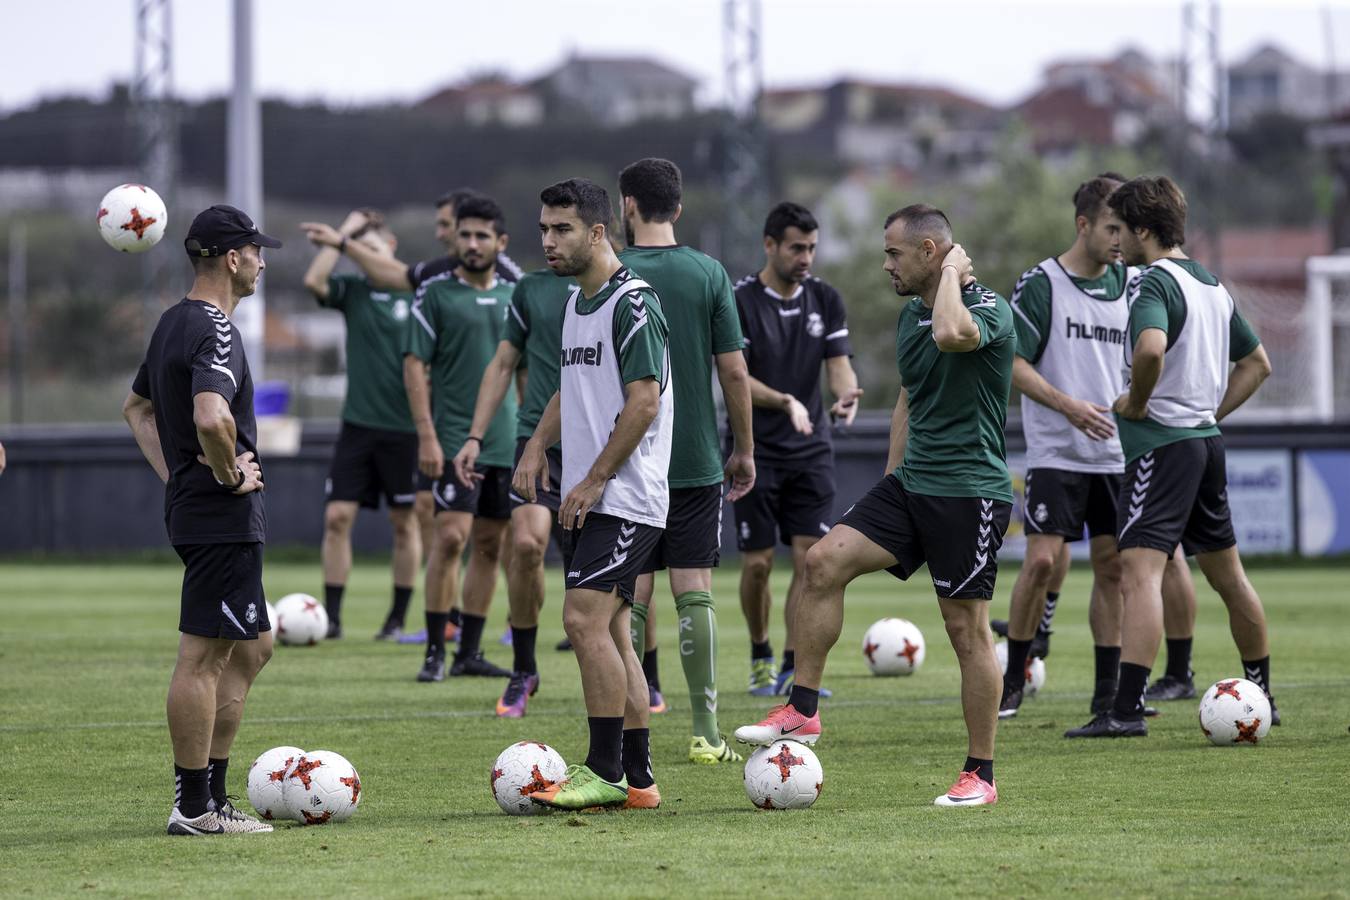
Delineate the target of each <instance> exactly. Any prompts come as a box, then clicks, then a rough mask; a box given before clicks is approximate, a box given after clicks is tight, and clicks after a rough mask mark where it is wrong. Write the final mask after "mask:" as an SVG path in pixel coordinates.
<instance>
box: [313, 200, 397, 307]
mask: <svg viewBox="0 0 1350 900" xmlns="http://www.w3.org/2000/svg"><path fill="white" fill-rule="evenodd" d="M357 216H361V217H362V218H361V219H360V220H358V219H356V217H357ZM349 223H359V224H355V226H354V229H353V230H354V231H356V230H360V228H362V227H364V226H365V224H366V221H365V217H364V214H363V213H360V212H353V213H351V214H350V215H348V216H347V219H346V222H344V223H343V224H344V226H346V225H347V224H349ZM300 227H301V229H303V230H304V232H305V237H307V238H309V240H310V242H311V243H313V244H319V245H321V246H325V247H333V248H335V249H336V248H339V247H340V248H342V249H343V252H345V253H346V254H347V255H348V256H349V257H351V259H352V261H353V262H355V263H356V264H357V265H358V266H360V267H361V271H363V272H365V273H366V278H368V279H369V280H370V283H371V285H373V286H374V287H377V288H382V289H383V290H386V291H411V290H412V289H413V286H412V284H411V282H409V281H408V264H407V263H404V262H401V261H399V260H398V259H396V258H395V257H393V256H388V255H386V254H383V253H380V252H379V251H378V250H375V249H374V248H372V247H367V246H365V245H364V244H362V243H361V242H360V241H351V240H349V241H346V242H345V243H344V242H343V238H344V237H345V235H344V234H343V233H342V232H341V231H339V230H337V229H336V228H333V227H332V226H330V225H325V224H323V223H322V222H301V223H300Z"/></svg>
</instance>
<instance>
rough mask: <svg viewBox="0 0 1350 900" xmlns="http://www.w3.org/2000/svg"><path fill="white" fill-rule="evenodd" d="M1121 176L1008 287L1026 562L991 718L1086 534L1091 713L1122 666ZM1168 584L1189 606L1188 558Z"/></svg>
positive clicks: (1081, 190)
mask: <svg viewBox="0 0 1350 900" xmlns="http://www.w3.org/2000/svg"><path fill="white" fill-rule="evenodd" d="M1124 181H1125V178H1124V176H1122V175H1117V174H1115V173H1114V172H1106V173H1103V174H1101V175H1098V176H1097V177H1095V178H1092V179H1090V180H1088V181H1086V182H1084V183H1083V184H1081V185H1079V187H1078V190H1076V191H1075V192H1074V195H1073V204H1074V226H1075V228H1076V230H1077V236H1076V237H1075V239H1074V242H1073V245H1072V246H1070V247H1069V249H1068V250H1066V251H1064V253H1062V254H1060V255H1059V256H1053V257H1050V258H1048V259H1045V260H1042V261H1041V262H1039V263H1037V264H1036V265H1035V266H1033V267H1032V268H1030V269H1028V270H1027V271H1026V272H1025V273H1023V275H1022V277H1021V278H1020V279H1018V282H1017V286H1016V287H1015V288H1014V289H1013V295H1012V307H1013V311H1014V313H1015V314H1016V315H1015V318H1014V325H1015V327H1016V330H1017V356H1016V357H1015V358H1014V360H1013V384H1014V385H1016V386H1017V389H1018V390H1019V391H1021V393H1022V429H1023V431H1024V432H1025V433H1026V440H1027V476H1026V497H1025V515H1024V516H1023V521H1024V526H1025V528H1026V537H1027V549H1026V559H1025V562H1024V563H1023V565H1022V569H1021V571H1020V572H1019V573H1018V576H1017V581H1016V583H1015V584H1014V585H1013V589H1012V600H1011V603H1010V607H1011V610H1010V617H1009V621H1008V622H1006V623H991V625H992V626H993V628H994V631H995V632H999V630H1000V629H999V626H1000V625H1002V626H1003V630H1004V632H1005V633H1006V635H1007V637H1008V665H1007V669H1006V671H1005V672H1004V676H1003V699H1002V701H1001V702H1000V704H999V717H1000V718H1011V717H1012V716H1015V715H1017V711H1018V709H1019V708H1020V707H1021V703H1022V692H1023V689H1024V687H1025V683H1026V664H1027V659H1028V658H1029V657H1030V656H1040V657H1044V656H1046V655H1048V654H1049V652H1050V631H1051V627H1050V624H1051V621H1052V618H1053V616H1054V610H1055V606H1056V605H1057V602H1058V599H1059V589H1060V586H1061V585H1062V584H1063V582H1064V575H1065V573H1066V572H1067V570H1068V542H1070V541H1076V540H1079V539H1080V538H1081V537H1082V535H1083V531H1084V528H1085V527H1086V530H1087V533H1088V539H1089V543H1090V547H1091V561H1092V577H1093V585H1092V594H1091V600H1090V602H1089V607H1088V621H1089V624H1090V626H1091V629H1092V637H1093V643H1094V645H1095V659H1096V680H1095V686H1094V689H1093V695H1092V702H1091V709H1092V712H1093V713H1094V714H1095V713H1098V712H1102V711H1104V710H1105V709H1107V708H1108V707H1109V706H1110V705H1111V702H1112V700H1113V699H1114V698H1115V693H1116V679H1117V674H1118V673H1117V670H1118V668H1119V666H1120V614H1121V606H1120V560H1119V557H1118V556H1117V554H1116V534H1115V530H1116V499H1117V495H1118V493H1119V491H1120V481H1121V474H1122V473H1123V472H1124V471H1125V459H1124V457H1123V456H1122V455H1121V451H1120V440H1119V438H1118V437H1117V436H1116V429H1115V424H1114V423H1113V422H1112V421H1111V420H1110V419H1109V418H1108V417H1107V415H1106V414H1107V413H1108V411H1109V410H1108V408H1107V406H1106V405H1105V404H1107V403H1110V402H1111V401H1112V399H1113V398H1115V397H1116V396H1118V395H1119V394H1120V391H1121V388H1122V386H1123V385H1124V374H1123V372H1122V371H1121V366H1120V358H1119V353H1120V350H1121V347H1122V346H1123V344H1124V340H1125V326H1126V319H1127V317H1128V314H1129V311H1128V309H1127V307H1126V302H1125V286H1126V284H1127V283H1128V281H1129V274H1130V273H1129V272H1128V271H1127V269H1126V266H1125V264H1124V263H1123V262H1121V261H1120V232H1121V223H1120V220H1119V219H1117V218H1116V216H1115V215H1114V214H1113V213H1112V212H1111V210H1110V208H1109V207H1108V206H1107V205H1106V198H1107V197H1108V196H1109V195H1110V193H1111V192H1112V191H1114V190H1115V189H1116V188H1117V187H1119V186H1120V185H1121V184H1122V183H1123V182H1124ZM1172 565H1173V568H1174V569H1175V570H1177V571H1176V572H1175V574H1174V575H1173V576H1172V577H1171V578H1170V579H1169V585H1175V586H1177V587H1178V588H1180V589H1181V593H1178V592H1177V591H1174V592H1173V593H1174V595H1175V599H1174V600H1173V604H1176V603H1178V602H1179V603H1181V604H1182V605H1184V604H1185V603H1186V600H1187V598H1189V600H1190V601H1191V602H1192V603H1193V602H1194V591H1193V590H1187V589H1188V588H1189V585H1190V573H1189V570H1187V568H1186V561H1185V558H1184V557H1181V556H1177V557H1176V558H1175V562H1174V563H1173V564H1172Z"/></svg>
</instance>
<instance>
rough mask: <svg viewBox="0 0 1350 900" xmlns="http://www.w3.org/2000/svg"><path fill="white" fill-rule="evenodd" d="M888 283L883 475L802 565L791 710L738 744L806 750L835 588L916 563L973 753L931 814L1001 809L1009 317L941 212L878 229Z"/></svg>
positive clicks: (838, 606)
mask: <svg viewBox="0 0 1350 900" xmlns="http://www.w3.org/2000/svg"><path fill="white" fill-rule="evenodd" d="M885 249H886V263H885V266H884V268H885V270H886V273H887V274H888V275H889V276H890V277H891V284H892V285H893V286H894V288H895V292H896V294H898V295H899V296H901V297H911V298H912V299H910V300H909V301H908V302H907V303H906V304H905V305H904V306H903V307H901V311H900V320H899V323H898V325H897V335H896V357H897V363H898V365H899V369H900V384H901V387H900V397H899V399H898V401H897V402H896V405H895V413H894V415H893V416H892V418H891V447H890V454H889V457H888V459H887V463H886V467H887V469H888V470H891V471H890V473H889V474H887V475H886V476H885V477H884V478H882V479H881V481H880V482H878V483H877V485H876V486H875V487H873V488H872V490H871V491H870V492H869V493H868V494H866V495H865V496H864V497H862V498H861V499H859V500H858V502H857V503H855V504H854V505H853V506H852V507H851V508H850V509H849V511H848V512H846V513H844V516H843V518H841V519H840V520H839V522H838V523H837V524H836V525H835V526H834V527H833V528H831V529H830V531H829V533H828V534H827V535H825V537H824V538H822V539H821V541H820V542H819V543H817V544H816V545H815V546H814V547H812V548H811V549H810V550H809V551H807V554H806V572H805V585H804V588H803V590H802V596H801V599H800V600H799V601H798V605H797V616H796V622H795V634H796V638H797V671H796V679H795V681H794V683H793V685H792V690H791V692H790V693H789V695H788V702H787V704H786V705H784V706H779V707H775V708H774V709H773V710H772V711H770V713H769V715H768V717H767V718H765V719H764V720H763V721H762V722H759V723H758V724H755V725H746V726H743V727H741V728H738V729H737V730H736V738H737V739H738V740H741V741H745V742H747V743H751V744H769V743H772V742H773V741H775V740H778V739H779V738H789V737H790V738H791V739H792V740H797V741H804V742H806V743H815V742H816V740H817V739H818V738H819V737H820V715H819V714H818V712H817V709H816V705H817V700H818V697H819V693H818V688H819V686H820V678H821V674H822V672H823V671H824V668H825V657H826V655H827V654H828V653H829V650H830V648H831V647H832V646H834V643H835V642H836V641H837V640H839V632H840V630H841V628H842V627H843V620H844V589H845V588H846V587H847V586H848V584H849V582H851V581H852V580H853V579H855V578H857V577H858V576H859V575H863V574H866V573H868V572H875V571H877V570H879V569H886V570H887V571H888V572H890V573H891V574H892V575H895V576H896V577H897V578H900V579H906V578H908V577H909V576H910V575H912V574H914V573H915V572H916V571H918V569H919V567H920V566H922V565H923V564H924V563H925V562H926V563H927V564H928V573H929V575H930V576H931V578H932V581H933V588H934V590H935V591H936V592H937V596H938V606H939V607H940V609H941V611H942V618H943V621H944V622H945V624H946V628H947V636H948V637H949V638H950V639H951V643H952V648H953V649H954V650H955V651H956V659H957V662H958V663H959V665H960V667H961V706H962V710H963V711H964V713H965V722H966V731H967V733H968V735H969V748H968V751H967V757H966V761H965V764H964V765H963V766H962V767H961V774H960V777H959V778H958V779H957V781H956V783H955V784H954V785H953V786H952V788H951V789H950V790H949V791H947V793H945V794H943V795H942V796H940V797H938V798H937V799H936V800H935V801H934V802H935V803H936V804H937V805H938V806H980V805H984V804H990V803H996V802H998V789H997V788H996V787H995V782H994V733H995V731H996V730H997V728H998V701H999V687H1000V679H999V671H998V659H997V658H996V657H995V655H994V643H993V639H992V636H991V635H990V632H989V618H988V615H989V598H990V597H992V596H993V593H994V581H995V577H996V575H997V573H998V548H999V547H1000V546H1001V545H1002V543H1003V534H1004V532H1005V531H1006V530H1007V527H1008V518H1009V516H1010V514H1011V512H1012V478H1011V477H1010V476H1009V475H1008V467H1007V465H1006V463H1005V461H1004V460H1005V456H1004V444H1003V422H1004V418H1005V416H1006V414H1007V408H1008V392H1009V390H1010V389H1011V388H1012V366H1013V351H1014V348H1015V344H1016V337H1015V335H1014V332H1013V323H1012V317H1013V314H1012V309H1011V307H1009V305H1008V301H1006V300H1004V299H1003V298H1002V297H1000V296H999V295H998V294H996V293H994V292H993V291H991V290H989V289H988V288H986V287H984V286H982V285H980V284H979V283H978V282H976V281H975V280H974V278H973V277H972V276H971V265H970V260H969V259H968V258H967V257H966V254H965V251H964V250H963V249H961V246H960V245H959V244H953V243H952V231H951V224H950V223H949V222H948V221H947V217H946V216H945V215H944V214H943V213H942V212H941V211H940V210H938V209H935V208H934V207H932V206H926V205H922V204H919V205H914V206H907V207H905V208H904V209H900V210H897V211H895V212H893V213H891V215H890V216H888V217H887V219H886V227H885Z"/></svg>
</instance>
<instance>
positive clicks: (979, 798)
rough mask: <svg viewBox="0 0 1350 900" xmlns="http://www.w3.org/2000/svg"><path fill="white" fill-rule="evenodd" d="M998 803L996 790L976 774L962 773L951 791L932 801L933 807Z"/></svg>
mask: <svg viewBox="0 0 1350 900" xmlns="http://www.w3.org/2000/svg"><path fill="white" fill-rule="evenodd" d="M997 802H998V788H997V787H995V786H994V785H992V784H990V783H989V782H987V781H985V780H984V779H983V778H981V777H980V774H979V773H978V772H962V773H961V777H960V778H958V779H956V784H954V785H952V789H951V790H949V791H948V792H947V793H945V794H943V795H942V796H941V797H938V798H937V799H936V800H934V801H933V805H934V806H992V805H993V804H995V803H997Z"/></svg>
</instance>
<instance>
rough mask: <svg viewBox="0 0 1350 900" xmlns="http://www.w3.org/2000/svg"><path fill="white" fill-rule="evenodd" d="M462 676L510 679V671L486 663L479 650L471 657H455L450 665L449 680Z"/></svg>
mask: <svg viewBox="0 0 1350 900" xmlns="http://www.w3.org/2000/svg"><path fill="white" fill-rule="evenodd" d="M463 675H477V676H480V677H482V678H510V677H511V671H510V670H509V669H503V668H502V667H501V666H496V665H493V664H492V663H490V662H488V661H487V660H486V659H484V658H483V651H482V650H479V651H478V652H477V653H475V654H474V655H473V656H456V657H455V659H454V662H452V663H451V664H450V677H451V678H459V677H460V676H463Z"/></svg>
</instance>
